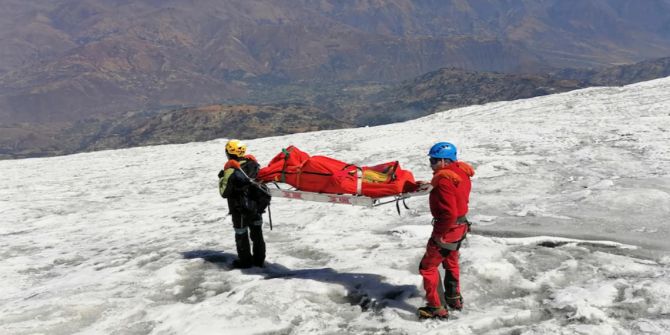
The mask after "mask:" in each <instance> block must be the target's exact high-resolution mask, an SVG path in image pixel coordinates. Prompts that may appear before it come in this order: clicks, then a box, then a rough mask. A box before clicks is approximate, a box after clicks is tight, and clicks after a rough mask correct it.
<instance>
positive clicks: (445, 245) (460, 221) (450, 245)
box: [431, 215, 472, 251]
mask: <svg viewBox="0 0 670 335" xmlns="http://www.w3.org/2000/svg"><path fill="white" fill-rule="evenodd" d="M436 220H437V219H436V218H433V221H432V222H431V223H435V221H436ZM456 224H457V225H464V224H466V225H468V229H467V230H466V231H465V233H463V236H461V239H459V240H458V241H456V242H441V241H439V240H436V239H432V241H433V242H435V244H437V246H438V247H440V248H441V249H446V250H450V251H456V250H458V249H460V248H461V244H462V243H463V241H464V240H465V238H466V237H467V236H468V233H469V232H470V226H471V225H472V223H470V221H468V218H467V217H466V216H465V215H463V216H459V217H458V218H456Z"/></svg>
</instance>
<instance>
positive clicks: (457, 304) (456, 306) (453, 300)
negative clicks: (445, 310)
mask: <svg viewBox="0 0 670 335" xmlns="http://www.w3.org/2000/svg"><path fill="white" fill-rule="evenodd" d="M444 300H445V301H446V302H447V306H449V308H451V309H453V310H455V311H460V310H462V309H463V297H461V295H460V294H459V295H457V296H455V297H446V296H445V297H444Z"/></svg>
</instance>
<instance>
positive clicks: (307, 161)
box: [257, 146, 432, 211]
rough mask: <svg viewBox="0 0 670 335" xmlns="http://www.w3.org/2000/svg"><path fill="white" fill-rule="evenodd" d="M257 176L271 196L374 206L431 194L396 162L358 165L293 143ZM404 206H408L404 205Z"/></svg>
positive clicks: (428, 186)
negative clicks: (311, 154)
mask: <svg viewBox="0 0 670 335" xmlns="http://www.w3.org/2000/svg"><path fill="white" fill-rule="evenodd" d="M257 179H258V180H259V181H260V182H262V183H265V184H269V185H273V187H269V189H270V192H271V194H272V196H273V197H278V198H288V199H298V200H307V201H318V202H329V203H335V204H349V205H354V206H365V207H375V206H379V205H383V204H388V203H392V202H395V203H396V207H397V208H398V211H400V205H399V203H400V201H402V202H403V204H404V200H405V199H407V198H410V197H413V196H419V195H426V194H428V193H430V190H431V188H432V187H431V185H430V183H428V182H421V181H415V180H414V175H413V174H412V172H410V171H408V170H403V169H402V168H400V165H399V163H398V162H397V161H393V162H387V163H383V164H379V165H375V166H363V167H358V166H356V165H352V164H347V163H345V162H341V161H338V160H336V159H333V158H330V157H326V156H310V155H309V154H307V153H305V152H303V151H301V150H299V149H298V148H296V147H295V146H290V147H288V148H286V149H283V150H282V152H281V153H279V154H277V155H276V156H275V157H274V158H273V159H272V160H271V161H270V163H269V164H268V166H266V167H264V168H262V169H260V171H259V172H258V176H257ZM405 207H406V208H407V205H406V204H405Z"/></svg>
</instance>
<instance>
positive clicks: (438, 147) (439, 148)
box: [428, 142, 456, 162]
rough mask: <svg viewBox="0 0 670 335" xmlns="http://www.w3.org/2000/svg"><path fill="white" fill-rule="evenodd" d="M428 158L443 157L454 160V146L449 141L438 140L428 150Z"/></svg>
mask: <svg viewBox="0 0 670 335" xmlns="http://www.w3.org/2000/svg"><path fill="white" fill-rule="evenodd" d="M428 156H430V158H444V159H450V160H452V161H454V162H455V161H456V146H455V145H453V144H451V143H449V142H438V143H435V144H434V145H433V146H432V147H430V151H428Z"/></svg>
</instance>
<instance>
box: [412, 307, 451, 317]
mask: <svg viewBox="0 0 670 335" xmlns="http://www.w3.org/2000/svg"><path fill="white" fill-rule="evenodd" d="M417 313H418V314H419V318H420V319H447V318H449V312H447V309H446V308H444V307H442V306H439V307H433V306H424V307H421V308H419V310H418V311H417Z"/></svg>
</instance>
